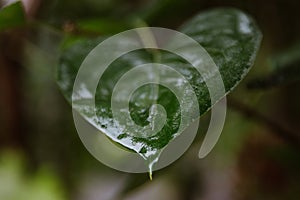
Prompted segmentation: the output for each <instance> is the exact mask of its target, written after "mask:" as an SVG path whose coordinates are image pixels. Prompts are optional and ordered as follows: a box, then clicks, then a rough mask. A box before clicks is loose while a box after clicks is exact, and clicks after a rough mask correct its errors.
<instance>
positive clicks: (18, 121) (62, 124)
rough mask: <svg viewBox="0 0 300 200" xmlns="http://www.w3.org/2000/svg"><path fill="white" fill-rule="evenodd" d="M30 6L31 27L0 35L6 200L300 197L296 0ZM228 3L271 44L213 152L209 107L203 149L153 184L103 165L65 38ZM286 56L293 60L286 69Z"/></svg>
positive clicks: (166, 23)
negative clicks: (65, 74)
mask: <svg viewBox="0 0 300 200" xmlns="http://www.w3.org/2000/svg"><path fill="white" fill-rule="evenodd" d="M24 2H26V3H25V8H26V17H27V20H28V22H29V23H28V24H27V25H26V26H24V27H20V28H16V29H12V30H7V31H2V32H1V33H0V199H3V200H4V199H5V200H11V199H31V200H35V199H39V200H40V199H49V200H50V199H55V200H60V199H62V200H64V199H78V200H83V199H84V200H96V199H97V200H106V199H107V200H108V199H113V200H118V199H145V200H146V199H164V200H168V199H172V200H176V199H178V200H181V199H184V200H189V199H191V200H198V199H204V200H227V199H228V200H233V199H243V200H245V199H251V200H252V199H272V200H276V199H278V200H281V199H299V198H300V159H299V158H300V148H299V147H300V145H299V144H300V139H299V138H300V131H299V130H300V124H299V122H300V106H299V102H300V94H299V91H300V90H299V89H300V82H299V77H300V65H299V64H300V37H299V35H300V26H299V21H300V12H299V6H300V3H299V1H297V0H273V1H271V0H269V1H258V0H243V1H241V0H236V1H220V0H219V1H217V0H202V1H201V0H131V1H125V0H100V1H98V0H78V1H74V0H28V1H24ZM4 4H5V2H4V1H2V3H1V4H0V5H4ZM224 6H225V7H236V8H239V9H241V10H243V11H244V12H246V13H248V14H249V15H251V16H252V17H253V18H254V19H255V20H256V22H257V24H258V25H259V27H260V28H261V31H262V33H263V41H262V46H261V49H260V51H259V54H258V56H257V60H256V63H255V65H254V67H253V68H252V70H251V71H250V73H249V74H248V75H247V77H246V79H245V80H243V81H242V82H241V84H240V85H239V86H238V87H237V88H236V89H235V90H234V91H233V92H232V93H231V94H230V95H229V96H228V104H229V105H228V113H227V114H228V116H227V120H226V124H225V127H224V130H223V133H222V135H221V138H220V140H219V142H218V143H217V146H216V147H215V149H214V150H213V151H212V152H211V153H210V154H209V156H208V157H206V158H205V159H203V160H199V159H198V157H197V151H198V150H199V148H200V145H201V141H202V140H201V134H204V133H205V129H206V128H207V123H208V121H209V113H208V114H207V115H206V116H204V117H203V119H202V122H201V123H202V124H201V125H202V126H201V128H200V130H199V134H198V135H199V136H198V138H196V140H195V141H194V144H193V145H192V146H191V147H190V148H189V150H188V151H187V152H186V153H185V154H184V156H183V157H182V158H180V159H179V160H178V161H176V162H175V163H173V164H172V165H170V166H169V167H167V168H164V169H163V170H160V171H157V172H155V173H154V180H153V181H149V180H148V175H147V174H126V173H122V172H118V171H115V170H113V169H110V168H108V167H106V166H104V165H102V164H101V163H100V162H98V161H97V160H95V159H94V158H93V157H92V156H91V155H90V154H89V153H88V152H87V150H86V149H85V148H84V146H83V145H82V143H81V141H80V139H79V137H78V135H77V133H76V130H75V128H74V124H73V119H72V110H71V107H70V106H69V105H68V103H67V102H66V100H65V99H64V98H63V96H62V94H61V93H60V91H59V89H58V86H57V85H56V83H55V68H56V66H57V60H58V57H59V55H60V44H61V43H62V42H63V41H66V40H71V39H74V38H75V39H76V38H81V37H90V38H93V37H96V36H98V35H106V34H114V33H117V32H120V31H122V30H123V29H124V30H125V29H126V28H127V27H130V25H131V23H130V22H132V21H135V20H137V19H138V20H140V21H144V23H145V24H147V25H149V26H160V27H166V28H172V29H176V28H177V27H178V26H180V25H181V24H182V23H183V22H184V21H186V20H187V19H189V18H191V17H193V16H194V15H195V14H197V13H199V12H201V11H203V10H207V9H211V8H217V7H224ZM97 20H98V21H101V25H100V26H99V25H97V23H96V24H95V21H97ZM95 27H97V28H95ZM131 28H133V27H131ZM70 38H71V39H70ZM282 57H286V58H287V59H288V60H290V62H289V64H288V65H281V64H280V59H281V58H282ZM278 63H279V64H278ZM276 67H277V68H276ZM278 67H279V69H280V70H278Z"/></svg>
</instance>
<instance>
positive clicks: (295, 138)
mask: <svg viewBox="0 0 300 200" xmlns="http://www.w3.org/2000/svg"><path fill="white" fill-rule="evenodd" d="M228 104H229V106H230V107H232V108H233V109H235V110H237V111H240V112H241V113H242V114H244V115H245V116H246V117H248V118H250V119H252V120H255V121H256V122H258V123H261V124H263V125H264V126H266V127H268V128H269V129H270V130H271V131H272V133H274V134H275V135H276V136H277V137H279V138H281V139H283V140H284V141H286V142H287V143H289V144H292V145H293V146H295V147H296V148H298V149H299V150H300V135H299V134H297V133H295V132H294V131H293V130H290V129H288V128H287V127H285V126H284V125H282V124H281V123H279V122H278V121H276V120H274V119H272V118H270V117H268V116H266V115H264V114H262V113H260V112H258V111H257V110H255V109H253V108H251V107H249V106H248V105H246V104H244V103H242V102H240V101H237V100H235V99H230V100H229V101H228Z"/></svg>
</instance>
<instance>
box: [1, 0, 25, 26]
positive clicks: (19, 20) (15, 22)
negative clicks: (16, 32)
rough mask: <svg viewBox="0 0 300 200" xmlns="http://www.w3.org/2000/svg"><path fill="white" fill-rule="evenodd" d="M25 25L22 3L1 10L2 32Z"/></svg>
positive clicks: (18, 2)
mask: <svg viewBox="0 0 300 200" xmlns="http://www.w3.org/2000/svg"><path fill="white" fill-rule="evenodd" d="M24 24H25V14H24V9H23V5H22V3H21V2H20V1H17V2H15V3H13V4H10V5H8V6H6V7H4V8H2V9H1V10H0V31H3V30H6V29H11V28H16V27H19V26H22V25H24Z"/></svg>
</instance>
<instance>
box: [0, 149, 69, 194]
mask: <svg viewBox="0 0 300 200" xmlns="http://www.w3.org/2000/svg"><path fill="white" fill-rule="evenodd" d="M25 169H26V162H25V161H24V159H23V158H22V157H21V155H20V153H17V152H13V151H10V152H1V155H0V177H1V178H0V199H6V200H18V199H24V200H41V199H45V200H53V199H55V200H64V199H66V195H65V191H64V189H63V187H62V184H61V182H60V180H59V178H58V177H57V175H56V174H55V173H53V172H52V171H51V170H49V169H47V168H43V167H42V166H41V167H40V168H39V170H38V171H37V172H35V173H34V174H30V175H29V174H28V171H26V170H25Z"/></svg>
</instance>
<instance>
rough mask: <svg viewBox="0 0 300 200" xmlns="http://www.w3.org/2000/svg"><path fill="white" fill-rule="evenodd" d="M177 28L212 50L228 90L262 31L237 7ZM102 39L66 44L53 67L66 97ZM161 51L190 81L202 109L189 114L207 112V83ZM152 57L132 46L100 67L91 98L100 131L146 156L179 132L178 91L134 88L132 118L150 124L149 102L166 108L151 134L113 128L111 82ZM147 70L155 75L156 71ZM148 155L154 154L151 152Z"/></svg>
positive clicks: (248, 62) (252, 56) (246, 65)
mask: <svg viewBox="0 0 300 200" xmlns="http://www.w3.org/2000/svg"><path fill="white" fill-rule="evenodd" d="M179 31H181V32H182V33H185V34H187V35H188V36H190V37H192V38H193V39H194V40H196V41H197V42H198V43H200V44H201V45H202V46H203V47H204V48H205V49H206V50H207V52H208V53H209V54H210V55H211V57H212V58H213V60H214V61H215V63H216V64H217V66H218V67H219V70H220V73H221V76H222V78H223V80H224V85H225V89H226V92H227V93H228V92H229V91H231V90H232V89H233V88H234V87H235V86H236V85H237V84H238V82H239V81H241V80H242V78H243V77H244V76H245V75H246V74H247V72H248V71H249V69H250V68H251V66H252V65H253V62H254V59H255V56H256V54H257V51H258V48H259V45H260V42H261V37H262V36H261V33H260V31H259V29H258V27H257V26H256V24H255V22H254V21H253V19H252V18H250V17H249V16H247V15H246V14H244V13H243V12H241V11H239V10H236V9H215V10H211V11H207V12H204V13H202V14H199V15H197V16H196V17H194V18H193V19H192V20H191V21H188V22H187V23H185V24H184V25H183V26H182V28H181V29H179ZM102 40H103V39H97V40H83V41H81V42H79V43H77V44H76V45H73V46H71V47H70V48H68V49H66V50H65V51H64V53H63V54H62V56H61V59H60V65H59V67H58V71H57V82H58V84H59V86H60V89H61V90H62V92H63V94H64V95H65V97H66V98H67V99H68V101H69V102H70V103H71V96H72V89H73V84H74V80H75V77H76V74H77V72H78V68H79V67H80V65H81V63H82V61H83V59H84V58H85V57H86V56H87V54H88V53H89V52H90V51H91V50H92V49H93V48H94V47H95V46H96V45H98V44H99V42H100V41H102ZM159 53H160V55H159V57H160V60H159V61H160V63H162V64H166V65H168V66H170V67H172V68H174V69H175V70H176V71H178V72H180V73H181V74H182V75H183V76H184V77H185V78H186V79H187V80H188V81H189V83H190V84H191V86H192V87H193V89H194V91H195V93H196V96H197V99H198V103H199V107H200V110H201V113H196V115H193V113H192V111H193V110H192V109H191V117H193V118H198V117H199V116H201V115H203V114H204V113H205V112H207V111H208V110H209V109H210V108H211V106H212V105H211V102H210V97H209V92H208V89H207V87H206V84H205V81H206V80H205V79H204V78H203V77H202V76H201V75H200V74H198V72H197V71H196V69H194V68H193V67H192V66H191V65H190V64H188V63H187V62H186V61H185V60H184V59H182V58H180V57H178V56H176V55H174V54H171V53H169V52H165V51H159ZM154 61H157V56H156V55H155V53H153V52H152V51H146V50H138V51H134V52H131V53H129V54H126V55H123V56H121V57H119V58H118V59H117V60H115V61H114V62H113V63H112V64H111V66H110V67H109V68H108V69H107V70H106V71H105V72H104V74H103V76H102V78H101V80H100V81H99V84H98V88H97V92H96V101H95V102H96V108H97V116H98V118H99V119H98V120H99V123H100V124H99V126H100V127H101V131H102V132H104V133H105V134H106V135H107V136H108V137H109V138H111V139H112V140H113V141H115V142H117V143H120V144H123V145H124V146H125V147H126V148H129V149H132V150H134V151H135V152H137V153H139V154H140V155H141V156H142V157H144V158H145V159H150V158H149V157H147V156H146V155H147V152H156V154H155V156H156V157H158V156H159V152H161V150H162V149H163V148H164V147H165V146H166V145H167V144H168V143H169V142H170V141H171V140H172V139H174V138H175V137H176V136H177V134H176V133H177V131H178V128H179V125H180V118H181V110H180V106H179V105H180V104H179V102H178V100H177V98H176V96H175V95H174V94H173V93H172V92H171V91H170V90H168V89H167V88H166V87H163V86H161V85H159V86H157V85H154V84H148V85H145V86H143V87H140V88H139V89H137V90H136V91H135V92H134V94H133V95H132V98H131V100H130V103H129V104H130V115H131V118H132V119H133V120H134V122H135V123H136V124H138V125H140V126H146V125H148V124H149V121H148V118H149V115H152V114H153V113H151V110H150V107H151V105H153V104H160V105H162V106H163V107H164V108H165V110H166V113H167V119H166V123H165V125H164V126H163V128H162V129H161V130H160V131H159V132H158V133H157V134H156V135H155V136H151V137H147V138H141V137H135V136H133V135H132V134H131V133H128V132H120V133H119V132H112V131H111V130H113V129H114V130H118V128H119V127H118V123H117V122H116V121H115V119H113V117H112V110H111V94H112V91H113V89H114V86H115V84H116V83H117V81H118V80H119V78H120V77H121V76H122V75H123V74H124V73H125V72H127V71H128V70H129V69H131V68H133V67H134V66H136V65H137V64H138V65H140V64H146V63H151V62H154ZM149 73H153V76H156V74H155V72H149ZM129 84H130V83H129ZM145 97H146V98H145ZM77 110H78V112H79V113H81V114H82V115H83V116H84V117H85V118H86V119H87V120H88V121H89V119H88V118H89V111H87V110H86V109H85V108H83V107H82V108H77ZM154 115H155V114H154ZM115 135H117V136H115ZM124 140H126V141H127V143H126V142H124ZM128 141H129V142H128ZM151 159H152V160H154V158H153V157H152V158H151Z"/></svg>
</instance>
